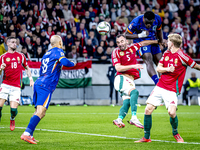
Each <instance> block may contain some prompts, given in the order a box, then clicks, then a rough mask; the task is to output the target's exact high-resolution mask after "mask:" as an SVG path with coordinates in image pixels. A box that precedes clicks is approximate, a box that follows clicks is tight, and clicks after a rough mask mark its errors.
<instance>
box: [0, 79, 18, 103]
mask: <svg viewBox="0 0 200 150" xmlns="http://www.w3.org/2000/svg"><path fill="white" fill-rule="evenodd" d="M20 95H21V89H20V88H19V87H15V86H11V85H7V84H3V83H2V84H1V87H0V98H2V99H5V100H6V101H7V100H8V96H9V100H10V101H15V102H17V103H19V102H20Z"/></svg>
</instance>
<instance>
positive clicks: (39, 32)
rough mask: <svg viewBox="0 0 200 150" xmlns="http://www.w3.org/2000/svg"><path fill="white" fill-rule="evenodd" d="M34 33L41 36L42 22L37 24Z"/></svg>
mask: <svg viewBox="0 0 200 150" xmlns="http://www.w3.org/2000/svg"><path fill="white" fill-rule="evenodd" d="M33 34H35V35H36V36H38V37H40V36H41V29H40V23H38V22H37V23H36V24H35V31H33Z"/></svg>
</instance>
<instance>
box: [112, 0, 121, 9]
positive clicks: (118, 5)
mask: <svg viewBox="0 0 200 150" xmlns="http://www.w3.org/2000/svg"><path fill="white" fill-rule="evenodd" d="M110 8H114V9H115V10H116V11H117V10H118V9H120V8H121V3H120V1H119V0H113V2H112V3H110Z"/></svg>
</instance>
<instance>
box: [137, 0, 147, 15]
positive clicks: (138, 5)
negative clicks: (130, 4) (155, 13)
mask: <svg viewBox="0 0 200 150" xmlns="http://www.w3.org/2000/svg"><path fill="white" fill-rule="evenodd" d="M136 5H137V7H138V9H139V11H140V12H142V13H144V11H145V5H144V4H143V3H142V0H138V1H137V4H136Z"/></svg>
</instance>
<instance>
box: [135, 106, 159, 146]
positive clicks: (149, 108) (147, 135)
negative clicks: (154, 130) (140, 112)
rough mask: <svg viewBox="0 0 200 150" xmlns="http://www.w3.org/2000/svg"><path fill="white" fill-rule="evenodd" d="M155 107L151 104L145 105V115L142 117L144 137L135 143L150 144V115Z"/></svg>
mask: <svg viewBox="0 0 200 150" xmlns="http://www.w3.org/2000/svg"><path fill="white" fill-rule="evenodd" d="M155 108H156V107H155V106H153V105H152V104H147V106H146V108H145V115H144V137H143V138H142V139H140V140H139V141H135V143H142V142H151V139H150V130H151V126H152V118H151V114H152V112H153V111H154V109H155Z"/></svg>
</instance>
